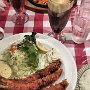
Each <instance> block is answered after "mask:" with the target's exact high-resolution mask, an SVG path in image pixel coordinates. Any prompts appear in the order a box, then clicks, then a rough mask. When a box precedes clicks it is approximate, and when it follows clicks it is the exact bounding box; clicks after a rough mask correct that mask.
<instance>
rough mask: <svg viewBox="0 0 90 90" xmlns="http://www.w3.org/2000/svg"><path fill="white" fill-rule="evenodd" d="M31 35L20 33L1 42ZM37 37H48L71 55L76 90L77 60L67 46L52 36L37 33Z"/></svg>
mask: <svg viewBox="0 0 90 90" xmlns="http://www.w3.org/2000/svg"><path fill="white" fill-rule="evenodd" d="M30 34H31V33H30V32H29V33H19V34H15V35H12V36H9V37H7V38H4V39H2V40H1V41H0V43H1V42H2V41H3V40H7V39H11V38H12V37H17V36H18V35H20V36H22V35H30ZM37 36H41V37H47V38H49V39H51V40H53V41H54V42H56V43H58V44H59V45H62V47H63V48H64V49H65V50H66V53H68V54H69V56H70V57H71V59H73V60H72V62H73V64H74V72H73V73H74V77H75V78H74V80H75V81H74V83H73V87H72V90H74V89H75V86H76V83H77V66H76V62H75V59H74V57H73V55H72V54H71V53H70V51H69V50H68V49H67V47H66V46H65V45H63V44H62V43H61V42H60V41H58V40H56V39H54V38H52V37H50V36H47V35H45V34H40V33H37ZM17 40H18V39H17Z"/></svg>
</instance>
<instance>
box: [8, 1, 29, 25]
mask: <svg viewBox="0 0 90 90" xmlns="http://www.w3.org/2000/svg"><path fill="white" fill-rule="evenodd" d="M10 3H11V5H12V6H13V8H14V9H15V11H16V14H14V15H13V16H12V18H11V19H12V21H13V22H14V23H16V24H24V23H26V22H27V21H28V20H29V16H28V14H26V13H25V12H24V4H25V0H10Z"/></svg>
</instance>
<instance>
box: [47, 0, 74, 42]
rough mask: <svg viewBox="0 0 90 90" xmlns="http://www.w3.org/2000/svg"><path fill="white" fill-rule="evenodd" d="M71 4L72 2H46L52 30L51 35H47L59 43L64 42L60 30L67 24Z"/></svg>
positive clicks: (50, 0)
mask: <svg viewBox="0 0 90 90" xmlns="http://www.w3.org/2000/svg"><path fill="white" fill-rule="evenodd" d="M73 4H74V1H73V0H72V1H70V0H49V1H48V16H49V22H50V26H51V28H52V33H49V34H48V35H50V36H53V37H54V38H56V39H58V40H59V41H61V42H64V41H65V36H64V35H63V33H62V30H63V29H64V27H65V26H66V24H67V21H68V19H69V15H70V12H71V8H72V6H73Z"/></svg>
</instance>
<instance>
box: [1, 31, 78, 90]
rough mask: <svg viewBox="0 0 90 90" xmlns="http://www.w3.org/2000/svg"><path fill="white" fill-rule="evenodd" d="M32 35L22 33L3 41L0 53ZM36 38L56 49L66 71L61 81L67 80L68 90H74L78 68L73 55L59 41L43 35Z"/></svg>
mask: <svg viewBox="0 0 90 90" xmlns="http://www.w3.org/2000/svg"><path fill="white" fill-rule="evenodd" d="M30 34H31V33H21V34H17V35H13V36H11V37H8V38H5V39H3V40H1V41H0V52H2V51H3V50H4V49H5V48H6V47H8V45H10V44H12V43H13V42H15V41H17V40H21V39H23V37H24V35H30ZM36 38H37V40H39V41H40V42H42V43H44V44H47V45H49V46H50V47H52V48H55V49H56V50H57V52H58V53H59V55H60V57H61V60H62V63H63V65H62V68H63V69H64V73H63V75H62V77H60V79H59V80H62V79H67V80H68V82H69V86H68V88H67V90H74V89H75V86H76V82H77V68H76V63H75V60H74V58H73V56H72V55H71V53H70V52H69V51H68V49H67V48H66V47H65V46H64V45H63V44H61V43H60V42H59V41H57V40H55V39H54V38H51V37H49V36H46V35H42V34H37V35H36ZM59 82H60V81H59Z"/></svg>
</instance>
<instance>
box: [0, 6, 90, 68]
mask: <svg viewBox="0 0 90 90" xmlns="http://www.w3.org/2000/svg"><path fill="white" fill-rule="evenodd" d="M75 9H76V7H74V8H73V9H72V12H71V15H70V18H69V21H68V23H67V25H66V27H65V28H64V30H63V32H64V33H65V35H66V37H67V41H66V42H65V43H64V45H65V46H66V47H67V48H68V49H69V51H70V52H71V54H72V55H73V56H74V58H75V61H76V64H77V68H78V69H80V68H81V66H82V65H84V64H87V63H89V62H90V59H89V58H90V53H89V52H90V40H89V37H90V36H88V39H87V40H86V41H85V43H84V44H81V45H78V44H75V43H74V42H73V41H72V40H71V32H72V25H71V21H72V20H73V16H74V12H75ZM14 13H15V11H14V10H13V8H12V7H10V6H9V5H7V8H5V12H0V27H2V28H3V29H4V31H5V37H8V36H11V35H13V34H18V33H23V32H32V31H35V32H38V33H44V34H45V33H49V32H51V28H50V24H49V21H48V15H47V14H40V13H35V12H32V11H30V10H26V13H27V14H28V15H29V21H28V22H27V23H25V24H24V25H16V24H14V23H13V22H12V21H11V17H12V15H13V14H14Z"/></svg>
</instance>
